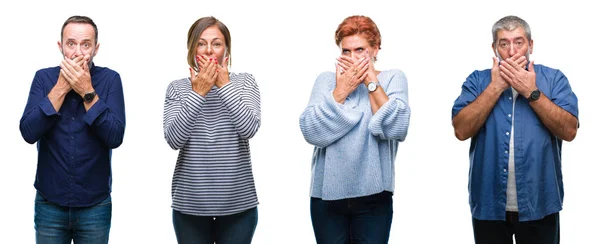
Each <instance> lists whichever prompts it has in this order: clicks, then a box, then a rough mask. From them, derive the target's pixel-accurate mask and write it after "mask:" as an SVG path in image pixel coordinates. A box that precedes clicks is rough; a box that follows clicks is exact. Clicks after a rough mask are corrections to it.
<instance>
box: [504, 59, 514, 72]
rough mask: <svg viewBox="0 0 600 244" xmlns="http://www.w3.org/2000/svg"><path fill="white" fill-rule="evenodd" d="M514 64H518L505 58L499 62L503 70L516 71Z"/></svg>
mask: <svg viewBox="0 0 600 244" xmlns="http://www.w3.org/2000/svg"><path fill="white" fill-rule="evenodd" d="M516 66H518V64H517V63H515V61H514V60H510V59H507V60H506V62H502V63H501V64H500V69H501V70H502V68H504V69H505V72H510V73H516V72H517V68H516Z"/></svg>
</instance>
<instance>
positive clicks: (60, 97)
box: [48, 84, 69, 112]
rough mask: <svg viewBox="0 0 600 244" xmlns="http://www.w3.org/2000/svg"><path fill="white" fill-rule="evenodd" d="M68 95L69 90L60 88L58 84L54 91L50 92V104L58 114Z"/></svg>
mask: <svg viewBox="0 0 600 244" xmlns="http://www.w3.org/2000/svg"><path fill="white" fill-rule="evenodd" d="M67 93H69V90H67V89H64V87H60V86H58V84H57V85H56V86H54V87H53V88H52V90H50V93H48V100H50V103H51V104H52V107H54V110H55V111H56V112H58V111H59V110H60V107H62V104H63V102H64V101H65V97H66V96H67Z"/></svg>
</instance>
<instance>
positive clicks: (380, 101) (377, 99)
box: [369, 87, 390, 114]
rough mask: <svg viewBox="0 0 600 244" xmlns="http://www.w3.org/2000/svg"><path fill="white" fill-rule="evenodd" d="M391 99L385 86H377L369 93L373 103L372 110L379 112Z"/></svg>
mask: <svg viewBox="0 0 600 244" xmlns="http://www.w3.org/2000/svg"><path fill="white" fill-rule="evenodd" d="M388 100H390V99H389V97H388V95H387V94H386V93H385V91H384V90H383V87H377V90H375V91H374V92H371V93H369V101H370V103H371V111H372V112H373V114H375V113H377V111H379V109H380V108H381V106H383V105H384V104H385V103H386V102H387V101H388Z"/></svg>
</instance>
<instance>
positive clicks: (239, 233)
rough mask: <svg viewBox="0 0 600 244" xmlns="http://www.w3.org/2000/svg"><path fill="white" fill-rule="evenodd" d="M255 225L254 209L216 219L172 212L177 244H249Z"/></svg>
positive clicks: (256, 219) (255, 210)
mask: <svg viewBox="0 0 600 244" xmlns="http://www.w3.org/2000/svg"><path fill="white" fill-rule="evenodd" d="M257 223H258V210H257V208H256V207H254V208H251V209H249V210H246V211H244V212H241V213H237V214H232V215H226V216H217V217H210V216H195V215H189V214H183V213H181V212H179V211H177V210H173V227H174V228H175V235H176V236H177V243H179V244H213V243H217V244H246V243H251V242H252V237H253V236H254V230H255V229H256V224H257Z"/></svg>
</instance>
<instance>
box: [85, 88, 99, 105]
mask: <svg viewBox="0 0 600 244" xmlns="http://www.w3.org/2000/svg"><path fill="white" fill-rule="evenodd" d="M95 97H96V91H93V92H88V93H86V94H85V95H83V101H84V102H86V103H91V102H92V101H94V98H95Z"/></svg>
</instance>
